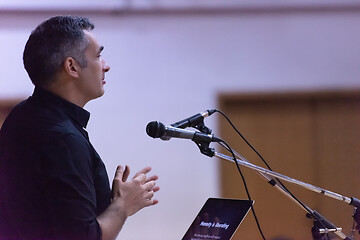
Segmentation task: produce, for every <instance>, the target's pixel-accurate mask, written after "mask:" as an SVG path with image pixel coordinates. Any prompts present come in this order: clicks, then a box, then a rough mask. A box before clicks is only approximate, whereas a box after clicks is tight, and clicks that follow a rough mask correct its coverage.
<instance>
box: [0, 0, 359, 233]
mask: <svg viewBox="0 0 360 240" xmlns="http://www.w3.org/2000/svg"><path fill="white" fill-rule="evenodd" d="M31 2H32V3H29V2H26V1H20V0H19V1H12V2H11V1H8V2H7V1H3V3H0V52H1V58H0V98H1V99H3V100H12V99H24V98H26V97H28V96H29V95H30V94H31V93H32V90H33V86H32V84H31V82H30V80H29V79H28V77H27V74H26V72H25V70H24V69H23V65H22V51H23V48H24V45H25V42H26V40H27V38H28V36H29V34H30V32H31V30H32V29H34V28H35V27H36V26H37V25H38V24H39V23H40V22H42V21H43V20H45V19H47V18H49V17H51V16H54V15H59V14H72V15H82V16H86V17H89V18H90V19H92V20H93V22H94V23H95V25H96V28H95V34H96V35H97V37H98V40H99V42H100V43H101V44H103V45H104V46H105V50H104V52H103V54H102V55H103V58H104V59H105V60H106V61H107V63H108V64H109V65H110V66H111V70H110V72H109V73H107V75H106V81H107V84H106V85H105V91H106V93H105V95H104V96H103V97H102V98H100V99H97V100H95V101H92V102H90V103H88V105H86V106H85V108H86V109H87V110H89V111H90V112H91V119H90V122H89V125H88V130H89V132H90V137H91V140H92V142H93V144H94V146H95V147H96V149H97V151H98V152H99V154H100V155H101V156H102V158H103V160H104V162H105V164H106V166H107V169H108V173H109V177H110V178H111V179H112V176H113V174H114V170H115V167H116V165H118V164H122V165H124V164H128V165H130V167H131V170H132V173H134V172H136V171H137V170H139V169H140V168H142V167H143V166H147V165H150V166H152V167H153V172H154V173H156V174H158V175H159V177H160V179H159V181H158V184H159V185H160V187H161V190H160V192H159V193H158V194H157V196H156V198H158V199H159V200H160V203H159V204H158V205H157V206H154V207H151V208H147V209H144V210H142V211H141V212H139V213H138V214H136V215H135V216H133V217H131V218H129V219H128V221H127V222H126V224H125V227H124V228H123V230H122V232H121V234H120V236H119V238H118V239H127V240H138V239H149V240H169V239H181V237H182V236H183V234H184V233H185V231H186V230H187V228H188V227H189V225H190V223H191V222H192V220H193V218H194V217H195V215H196V213H197V212H198V211H199V209H200V207H201V206H202V204H203V203H204V202H205V200H206V199H207V198H208V197H218V196H219V194H220V192H221V191H220V189H219V186H220V184H219V171H218V162H219V161H221V160H219V159H215V158H208V157H206V156H203V155H201V154H200V152H199V151H198V149H197V146H196V145H195V144H194V143H192V142H191V141H186V140H178V139H172V140H170V141H169V142H162V141H160V140H154V139H151V138H149V137H148V136H147V135H146V133H145V126H146V125H147V123H148V122H149V121H152V120H158V121H161V122H163V123H165V124H171V123H173V122H176V121H179V120H181V119H183V118H185V117H188V116H191V115H193V114H195V113H197V112H200V111H203V110H206V109H210V108H216V107H217V106H218V105H217V104H218V95H219V93H249V92H250V93H251V92H279V91H280V92H287V91H307V90H329V89H330V90H334V89H360V79H359V76H360V47H359V43H360V14H359V13H360V4H358V3H357V2H356V1H319V2H318V3H316V4H314V3H312V1H294V2H293V3H286V2H285V1H280V0H279V1H273V2H272V3H268V1H260V0H259V1H229V2H228V3H221V2H220V1H199V2H197V3H196V4H195V3H192V2H191V1H185V0H184V1H181V0H177V1H175V0H173V1H168V2H165V1H122V2H121V1H115V0H112V1H98V2H97V1H78V2H75V1H73V2H71V1H63V3H51V2H48V1H43V2H42V1H31ZM1 4H2V5H1ZM205 122H206V125H207V126H208V127H210V128H212V129H213V130H214V133H217V130H218V125H217V124H218V123H217V118H216V117H212V118H207V119H206V120H205ZM223 138H225V139H226V136H223ZM285 174H286V173H285ZM254 239H256V237H255V238H254Z"/></svg>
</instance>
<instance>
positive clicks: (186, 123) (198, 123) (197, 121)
mask: <svg viewBox="0 0 360 240" xmlns="http://www.w3.org/2000/svg"><path fill="white" fill-rule="evenodd" d="M214 112H216V109H210V110H206V111H204V112H200V113H197V114H195V115H194V116H191V117H189V118H186V119H184V120H181V121H179V122H176V123H173V124H171V126H172V127H175V128H187V127H195V128H197V129H198V130H200V131H201V132H204V133H208V134H210V133H211V130H210V129H208V128H207V127H205V126H204V123H203V120H204V118H206V117H209V116H210V115H211V114H213V113H214Z"/></svg>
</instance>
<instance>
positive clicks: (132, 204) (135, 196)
mask: <svg viewBox="0 0 360 240" xmlns="http://www.w3.org/2000/svg"><path fill="white" fill-rule="evenodd" d="M150 171H151V167H145V168H143V169H142V170H140V171H139V172H137V173H136V174H135V175H134V177H133V178H132V179H131V180H129V181H128V177H129V175H130V169H129V167H128V166H125V169H124V168H123V167H122V166H118V167H117V169H116V172H115V178H114V181H113V187H112V193H113V202H117V204H118V206H119V207H120V208H122V211H124V212H125V213H126V216H131V215H133V214H135V213H136V212H138V211H139V210H140V209H142V208H144V207H148V206H152V205H155V204H157V203H158V200H156V199H152V198H153V196H154V193H155V192H157V191H158V190H159V189H160V188H159V187H158V186H155V184H156V182H155V181H156V180H157V179H158V176H156V175H153V176H151V177H147V176H146V174H147V173H149V172H150Z"/></svg>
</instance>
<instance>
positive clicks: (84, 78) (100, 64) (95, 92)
mask: <svg viewBox="0 0 360 240" xmlns="http://www.w3.org/2000/svg"><path fill="white" fill-rule="evenodd" d="M84 33H85V37H86V38H87V39H88V41H89V45H88V47H87V48H86V50H85V59H86V61H87V66H86V67H84V68H82V69H81V71H80V79H79V81H80V84H79V87H80V89H81V92H82V94H83V95H84V98H85V101H86V102H87V101H90V100H92V99H95V98H98V97H101V96H102V95H103V94H104V84H105V83H106V82H105V73H106V72H108V71H109V70H110V67H109V66H108V65H107V64H106V62H105V61H104V60H103V59H102V58H101V51H102V50H103V48H104V47H103V46H101V45H100V44H99V43H98V41H97V40H96V38H95V36H94V35H93V34H92V33H91V32H89V31H86V30H84Z"/></svg>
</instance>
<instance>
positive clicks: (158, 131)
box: [146, 121, 165, 138]
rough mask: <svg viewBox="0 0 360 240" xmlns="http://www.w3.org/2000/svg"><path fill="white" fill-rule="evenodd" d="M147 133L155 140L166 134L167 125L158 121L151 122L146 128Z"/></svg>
mask: <svg viewBox="0 0 360 240" xmlns="http://www.w3.org/2000/svg"><path fill="white" fill-rule="evenodd" d="M146 133H147V135H149V136H150V137H153V138H159V137H162V136H164V134H165V125H164V124H162V123H161V122H158V121H152V122H149V123H148V125H147V126H146Z"/></svg>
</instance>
